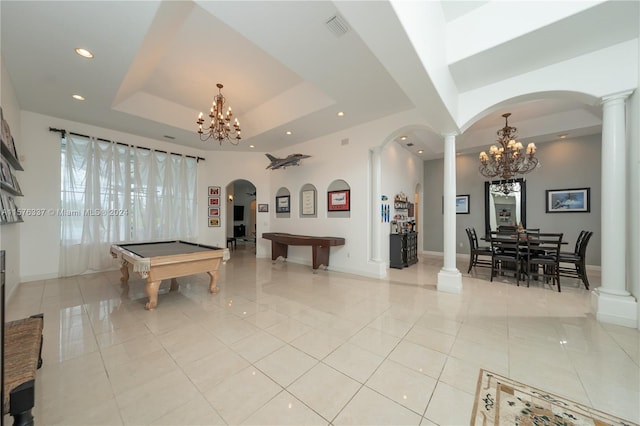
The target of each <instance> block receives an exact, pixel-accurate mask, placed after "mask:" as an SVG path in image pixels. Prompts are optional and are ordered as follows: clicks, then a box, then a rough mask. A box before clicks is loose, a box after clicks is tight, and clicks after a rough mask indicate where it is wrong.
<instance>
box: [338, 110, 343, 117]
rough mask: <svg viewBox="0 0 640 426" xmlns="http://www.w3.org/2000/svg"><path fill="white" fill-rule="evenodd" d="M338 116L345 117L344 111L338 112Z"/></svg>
mask: <svg viewBox="0 0 640 426" xmlns="http://www.w3.org/2000/svg"><path fill="white" fill-rule="evenodd" d="M336 115H337V116H338V117H344V112H342V111H340V112H339V113H338V114H336Z"/></svg>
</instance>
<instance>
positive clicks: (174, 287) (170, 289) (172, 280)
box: [169, 278, 180, 291]
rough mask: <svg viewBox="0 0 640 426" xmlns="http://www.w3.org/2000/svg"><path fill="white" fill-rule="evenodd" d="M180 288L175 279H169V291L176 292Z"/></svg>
mask: <svg viewBox="0 0 640 426" xmlns="http://www.w3.org/2000/svg"><path fill="white" fill-rule="evenodd" d="M179 288H180V284H178V280H177V279H175V278H171V287H170V288H169V291H177V290H178V289H179Z"/></svg>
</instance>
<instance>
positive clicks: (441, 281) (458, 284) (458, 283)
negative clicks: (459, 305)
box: [438, 269, 462, 294]
mask: <svg viewBox="0 0 640 426" xmlns="http://www.w3.org/2000/svg"><path fill="white" fill-rule="evenodd" d="M438 291H444V292H446V293H455V294H460V293H462V274H461V273H460V271H458V270H457V269H455V270H453V271H447V270H446V269H441V270H440V272H438Z"/></svg>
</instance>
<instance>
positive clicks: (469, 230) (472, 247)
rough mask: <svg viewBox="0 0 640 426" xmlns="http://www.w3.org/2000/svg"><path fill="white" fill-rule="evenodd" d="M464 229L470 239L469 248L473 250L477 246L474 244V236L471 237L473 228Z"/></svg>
mask: <svg viewBox="0 0 640 426" xmlns="http://www.w3.org/2000/svg"><path fill="white" fill-rule="evenodd" d="M464 230H465V232H466V233H467V238H468V239H469V250H471V251H473V249H474V248H475V247H474V246H473V238H472V237H471V229H470V228H465V229H464Z"/></svg>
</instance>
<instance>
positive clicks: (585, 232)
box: [573, 229, 588, 254]
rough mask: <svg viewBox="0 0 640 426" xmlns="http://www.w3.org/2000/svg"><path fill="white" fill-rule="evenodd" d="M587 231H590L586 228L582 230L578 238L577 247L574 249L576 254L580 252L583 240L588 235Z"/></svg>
mask: <svg viewBox="0 0 640 426" xmlns="http://www.w3.org/2000/svg"><path fill="white" fill-rule="evenodd" d="M587 233H588V231H585V230H584V229H583V230H582V231H580V234H579V235H578V239H577V240H576V245H575V248H574V250H573V252H574V253H575V254H579V253H580V246H581V245H582V240H583V239H584V238H585V237H586V236H587Z"/></svg>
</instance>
